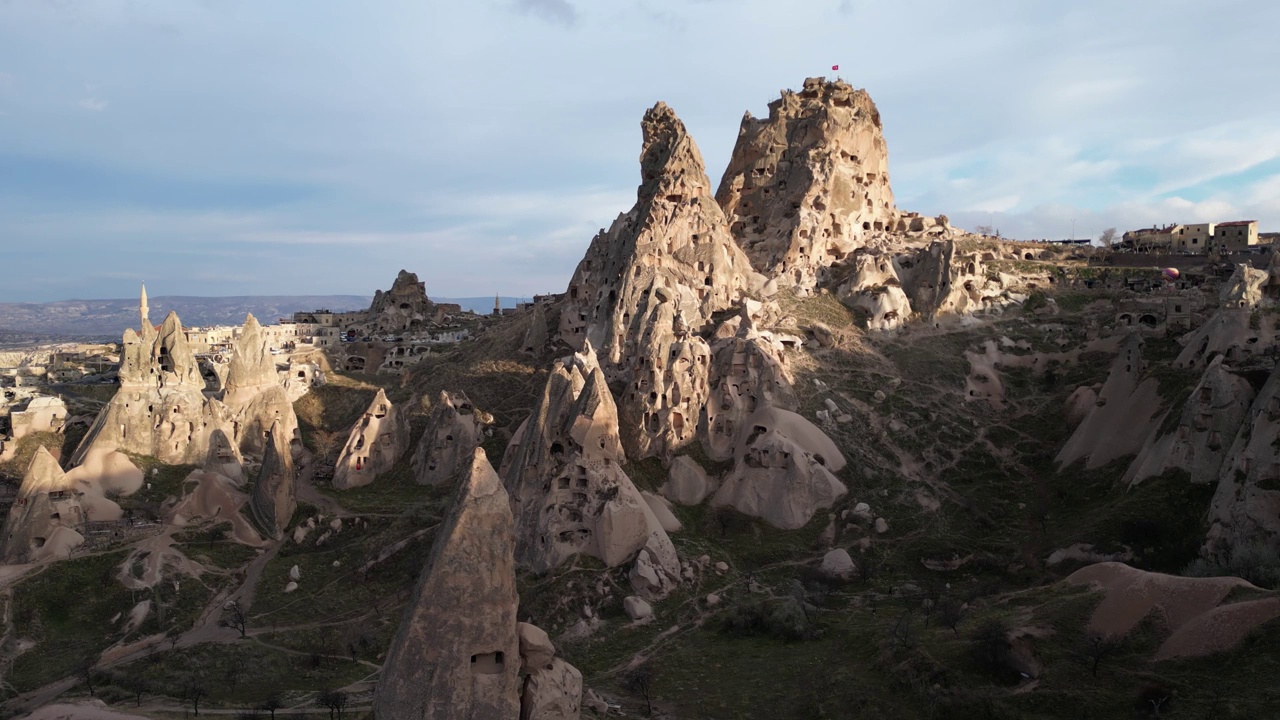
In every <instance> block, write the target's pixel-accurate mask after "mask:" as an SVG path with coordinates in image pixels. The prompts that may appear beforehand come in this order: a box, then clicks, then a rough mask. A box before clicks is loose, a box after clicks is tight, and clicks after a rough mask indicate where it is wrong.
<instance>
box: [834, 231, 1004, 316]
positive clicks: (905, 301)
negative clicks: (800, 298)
mask: <svg viewBox="0 0 1280 720" xmlns="http://www.w3.org/2000/svg"><path fill="white" fill-rule="evenodd" d="M848 263H849V266H850V268H851V273H850V275H849V278H848V279H847V280H845V282H844V283H842V284H841V285H840V287H839V289H838V290H837V291H836V294H837V296H838V297H839V298H840V299H841V301H842V302H844V304H846V305H848V306H849V307H851V308H853V309H855V310H858V311H860V312H861V313H862V314H863V315H864V316H865V317H866V322H867V327H868V328H870V329H872V330H894V329H897V328H899V327H901V326H902V325H903V324H904V323H905V322H906V321H907V320H909V319H911V318H920V319H924V320H936V319H937V318H939V317H940V316H944V315H971V314H973V313H977V312H983V311H987V310H992V309H994V308H1000V307H1004V306H1007V305H1010V304H1013V303H1014V302H1015V301H1016V300H1017V298H1018V297H1021V296H1019V295H1017V294H1016V292H1015V291H1016V290H1017V289H1021V287H1022V286H1023V285H1024V283H1023V278H1019V277H1015V276H1013V275H1008V274H1005V273H989V272H988V271H987V268H986V266H985V261H984V260H983V258H982V255H981V253H977V252H967V253H966V252H959V251H958V250H957V249H956V243H955V241H954V240H936V241H934V242H932V243H930V244H929V246H928V247H925V248H920V249H918V250H913V251H909V252H905V253H901V254H898V255H893V254H891V253H888V252H885V251H880V250H866V251H860V252H858V253H856V254H855V255H853V256H852V257H851V258H849V260H848Z"/></svg>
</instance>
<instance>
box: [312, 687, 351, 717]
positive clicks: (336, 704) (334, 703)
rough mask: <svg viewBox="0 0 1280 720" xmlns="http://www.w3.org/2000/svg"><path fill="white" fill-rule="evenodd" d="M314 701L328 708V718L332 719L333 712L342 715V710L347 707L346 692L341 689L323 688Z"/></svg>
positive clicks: (338, 715)
mask: <svg viewBox="0 0 1280 720" xmlns="http://www.w3.org/2000/svg"><path fill="white" fill-rule="evenodd" d="M316 701H317V702H319V703H320V704H321V705H323V706H324V707H327V708H329V720H334V713H337V717H339V718H340V717H342V711H343V710H346V709H347V694H346V693H344V692H342V691H341V690H325V691H324V692H322V693H320V695H319V697H317V698H316Z"/></svg>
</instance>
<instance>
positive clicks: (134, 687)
mask: <svg viewBox="0 0 1280 720" xmlns="http://www.w3.org/2000/svg"><path fill="white" fill-rule="evenodd" d="M119 683H120V687H122V688H124V689H125V690H128V691H129V692H130V693H132V694H133V704H134V705H137V706H139V707H141V706H142V696H143V695H145V694H146V693H149V692H151V681H150V680H148V679H147V678H146V676H145V675H142V674H141V673H137V672H130V673H125V674H124V676H123V677H121V678H120V681H119Z"/></svg>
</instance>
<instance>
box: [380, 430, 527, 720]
mask: <svg viewBox="0 0 1280 720" xmlns="http://www.w3.org/2000/svg"><path fill="white" fill-rule="evenodd" d="M513 530H514V524H513V520H512V516H511V506H510V504H509V502H508V498H507V493H506V491H504V490H503V488H502V483H501V482H500V481H499V480H498V476H497V475H496V474H495V473H494V471H493V468H492V467H491V466H490V465H489V460H488V459H487V458H486V457H485V454H484V451H483V450H479V449H477V450H476V451H475V453H474V454H473V456H472V459H471V467H470V470H469V472H468V474H467V477H466V478H465V479H464V480H463V481H462V487H461V490H460V492H459V495H458V498H457V500H456V501H455V503H454V506H453V507H452V508H451V509H450V511H449V515H448V517H446V518H445V520H444V521H443V522H442V523H441V525H440V529H439V530H438V531H437V533H436V539H435V542H434V544H433V545H432V547H431V554H430V555H429V556H428V557H427V561H426V564H425V565H424V566H423V569H422V574H421V576H420V579H419V581H418V586H417V588H416V589H415V590H414V593H413V600H412V601H411V602H410V603H409V608H408V610H407V611H406V612H405V617H404V619H403V620H402V621H401V623H400V629H399V630H398V631H397V632H396V636H395V638H394V639H392V641H391V647H390V649H388V651H387V658H386V662H385V664H384V665H383V670H382V677H381V679H380V680H379V681H378V687H377V690H376V691H375V693H374V696H373V710H374V716H375V717H378V718H388V719H390V718H395V719H397V720H399V719H401V718H415V719H416V718H432V719H439V720H444V719H446V718H447V719H449V720H453V719H455V718H457V719H459V720H461V719H464V718H465V719H467V720H481V719H483V718H495V719H496V718H517V717H519V716H520V692H521V687H520V662H519V657H520V641H519V636H518V634H517V628H516V612H517V608H518V605H519V602H520V598H519V596H518V595H517V594H516V573H515V559H514V557H513V556H512V552H511V550H512V548H513V547H514V546H515V537H514V533H513Z"/></svg>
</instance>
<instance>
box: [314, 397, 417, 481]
mask: <svg viewBox="0 0 1280 720" xmlns="http://www.w3.org/2000/svg"><path fill="white" fill-rule="evenodd" d="M408 446H409V426H408V423H406V422H405V421H404V419H403V418H401V417H400V410H399V408H397V407H395V406H394V405H392V404H391V401H390V400H388V399H387V393H386V392H385V391H383V389H382V388H378V394H377V395H375V396H374V398H373V402H371V403H369V409H368V410H366V411H365V413H364V415H361V416H360V419H359V420H357V421H356V424H355V425H353V426H352V428H351V432H350V434H348V436H347V444H346V445H344V446H343V448H342V454H341V455H339V456H338V463H337V465H336V466H335V468H334V471H333V486H334V487H335V488H338V489H339V490H346V489H349V488H353V487H360V486H361V485H368V484H369V483H371V482H373V480H374V478H376V477H378V475H380V474H382V473H384V472H386V471H388V470H390V469H391V466H392V465H394V464H395V462H396V460H399V459H400V456H401V455H403V454H404V451H405V449H406V448H407V447H408Z"/></svg>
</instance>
